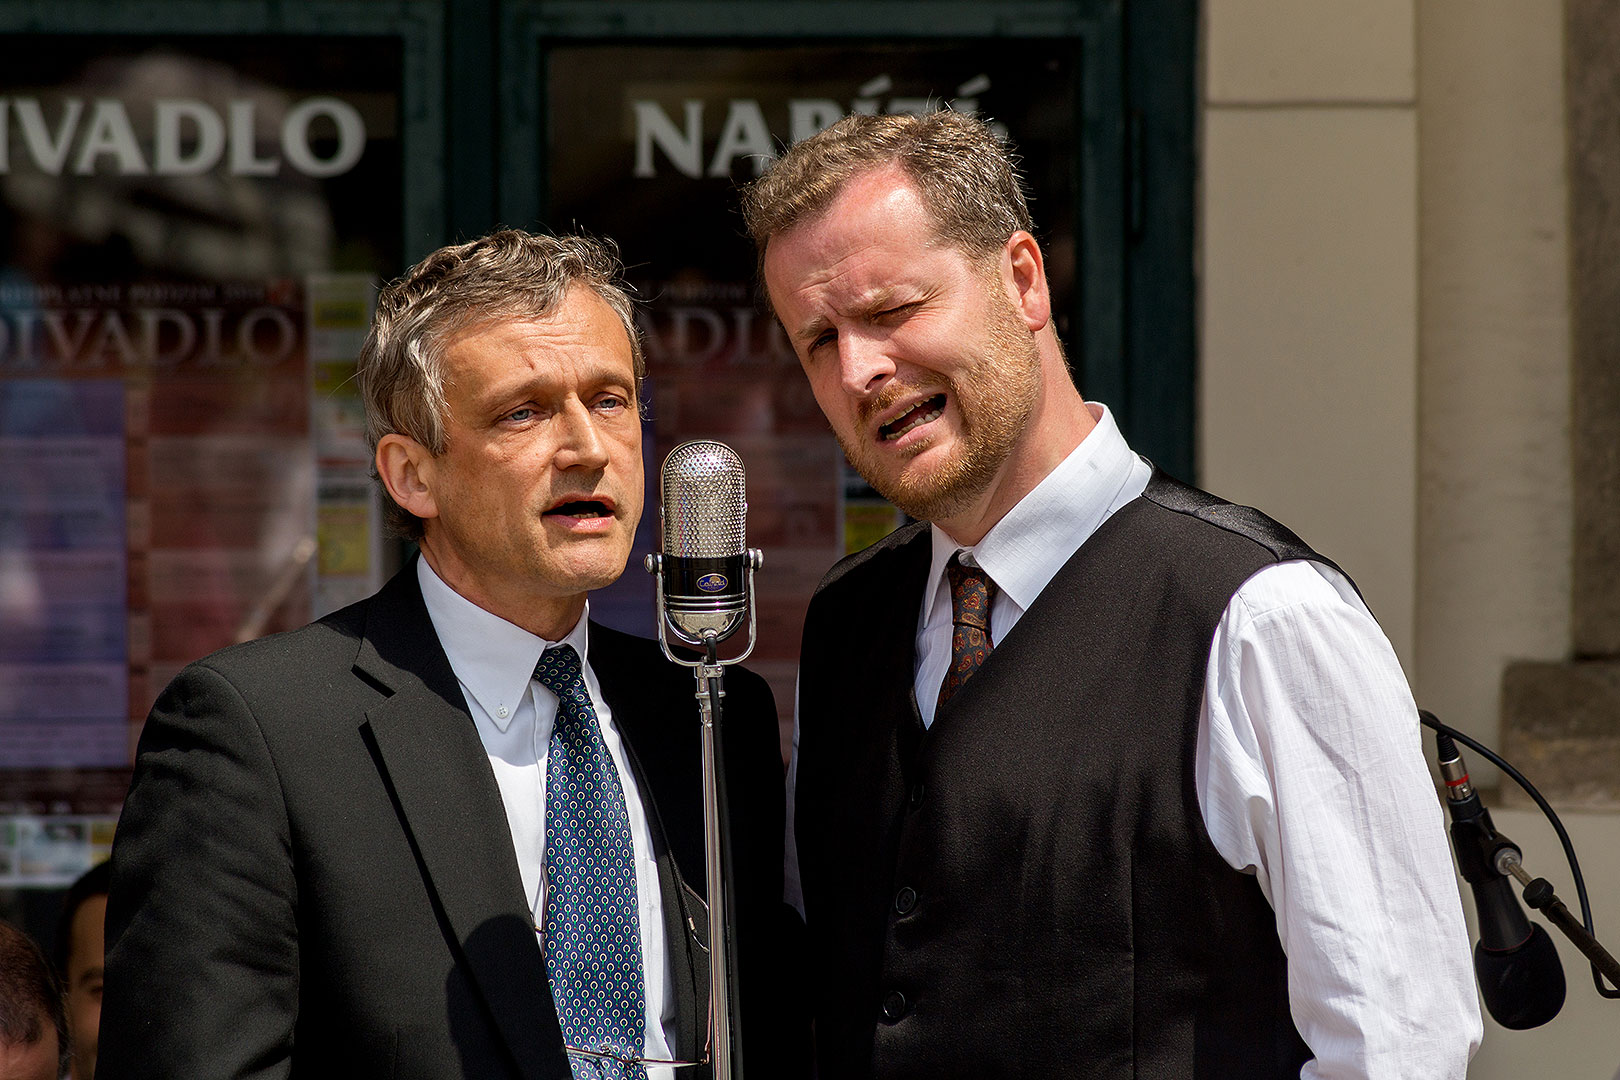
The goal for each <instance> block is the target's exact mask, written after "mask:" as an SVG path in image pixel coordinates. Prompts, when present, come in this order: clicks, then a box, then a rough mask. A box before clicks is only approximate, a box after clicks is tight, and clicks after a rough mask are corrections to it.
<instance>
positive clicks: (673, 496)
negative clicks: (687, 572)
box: [661, 440, 748, 559]
mask: <svg viewBox="0 0 1620 1080" xmlns="http://www.w3.org/2000/svg"><path fill="white" fill-rule="evenodd" d="M661 479H662V487H663V515H664V552H665V554H668V555H673V556H675V557H676V558H682V559H706V558H726V557H728V556H731V555H741V554H742V553H743V551H744V550H745V549H746V547H747V546H748V545H747V542H746V540H745V538H744V535H743V530H744V524H743V523H744V520H745V518H746V516H747V513H748V501H747V500H748V489H747V483H746V481H745V478H744V475H743V464H742V459H741V458H739V457H738V456H737V454H736V452H735V451H733V450H732V449H731V447H729V446H727V445H726V444H725V443H718V442H713V441H710V440H699V441H695V442H686V443H682V444H681V445H679V446H677V447H676V448H675V449H673V450H671V451H670V452H669V456H668V457H666V458H665V459H664V470H663V473H662V474H661Z"/></svg>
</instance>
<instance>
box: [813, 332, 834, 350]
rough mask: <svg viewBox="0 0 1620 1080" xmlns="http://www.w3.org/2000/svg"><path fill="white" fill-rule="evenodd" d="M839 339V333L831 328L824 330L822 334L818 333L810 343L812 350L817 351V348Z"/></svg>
mask: <svg viewBox="0 0 1620 1080" xmlns="http://www.w3.org/2000/svg"><path fill="white" fill-rule="evenodd" d="M837 340H838V335H837V334H835V333H834V332H833V331H831V330H824V331H822V332H821V333H820V334H817V335H816V338H815V340H814V341H812V342H811V343H810V351H811V352H815V351H816V350H817V349H819V348H821V347H822V346H823V345H831V344H832V343H833V342H835V341H837Z"/></svg>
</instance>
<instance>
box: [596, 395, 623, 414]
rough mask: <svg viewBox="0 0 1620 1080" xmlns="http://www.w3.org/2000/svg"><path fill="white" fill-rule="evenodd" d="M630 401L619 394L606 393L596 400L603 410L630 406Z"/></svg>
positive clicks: (610, 410)
mask: <svg viewBox="0 0 1620 1080" xmlns="http://www.w3.org/2000/svg"><path fill="white" fill-rule="evenodd" d="M629 405H630V403H629V402H628V401H626V400H625V399H624V398H622V397H620V396H619V395H618V394H604V395H602V396H601V397H600V398H598V399H597V401H596V407H597V408H598V409H601V410H602V411H603V412H614V411H616V410H618V409H624V408H628V407H629Z"/></svg>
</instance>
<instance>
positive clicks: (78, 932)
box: [54, 862, 112, 1080]
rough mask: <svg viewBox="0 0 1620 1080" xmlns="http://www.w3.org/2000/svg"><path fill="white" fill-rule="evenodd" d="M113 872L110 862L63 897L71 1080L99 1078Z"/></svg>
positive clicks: (59, 933)
mask: <svg viewBox="0 0 1620 1080" xmlns="http://www.w3.org/2000/svg"><path fill="white" fill-rule="evenodd" d="M111 869H112V868H111V867H110V866H109V865H108V864H107V863H106V862H99V863H97V864H96V865H94V866H92V867H91V868H90V869H88V870H86V871H85V872H84V873H83V874H81V875H79V879H78V880H77V881H75V882H74V883H73V884H72V885H71V886H69V887H68V891H67V894H66V895H65V896H64V897H63V898H62V913H61V915H60V917H59V918H58V919H57V923H56V950H55V951H56V955H55V957H54V959H55V960H56V973H57V977H58V978H60V979H61V980H62V986H63V987H64V988H65V990H66V992H67V1018H68V1030H69V1032H70V1034H71V1037H72V1041H73V1066H72V1070H71V1072H70V1073H69V1077H70V1080H91V1078H92V1077H94V1076H95V1074H96V1037H97V1033H98V1032H99V1030H100V1028H101V980H102V973H103V970H104V967H105V964H106V948H105V943H106V935H105V932H104V927H105V924H106V921H107V879H108V877H109V876H110V872H111Z"/></svg>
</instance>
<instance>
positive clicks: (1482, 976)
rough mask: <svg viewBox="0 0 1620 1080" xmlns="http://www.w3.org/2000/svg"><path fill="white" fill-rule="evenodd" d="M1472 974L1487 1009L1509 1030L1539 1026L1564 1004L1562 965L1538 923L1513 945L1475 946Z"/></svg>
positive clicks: (1556, 950) (1554, 947)
mask: <svg viewBox="0 0 1620 1080" xmlns="http://www.w3.org/2000/svg"><path fill="white" fill-rule="evenodd" d="M1474 974H1475V975H1477V976H1478V977H1479V996H1480V997H1481V998H1482V999H1484V1002H1485V1009H1486V1011H1487V1012H1489V1013H1490V1014H1491V1016H1492V1017H1493V1018H1494V1019H1495V1020H1496V1022H1497V1023H1498V1024H1501V1025H1502V1026H1503V1027H1505V1028H1508V1029H1510V1030H1512V1031H1523V1030H1525V1029H1526V1028H1533V1027H1540V1026H1541V1025H1542V1024H1545V1023H1546V1022H1547V1021H1549V1020H1551V1019H1552V1018H1553V1017H1555V1016H1557V1015H1558V1010H1559V1009H1561V1008H1563V1007H1564V965H1563V963H1562V962H1561V961H1560V960H1559V959H1558V948H1557V946H1555V945H1554V944H1553V940H1552V938H1551V937H1549V936H1548V934H1547V931H1546V930H1545V929H1543V927H1542V926H1541V924H1540V923H1531V924H1530V937H1529V939H1528V940H1526V941H1525V942H1524V944H1522V945H1518V946H1515V947H1514V948H1511V949H1504V950H1501V951H1497V950H1494V949H1487V948H1485V946H1483V945H1479V946H1476V947H1475V949H1474Z"/></svg>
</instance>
